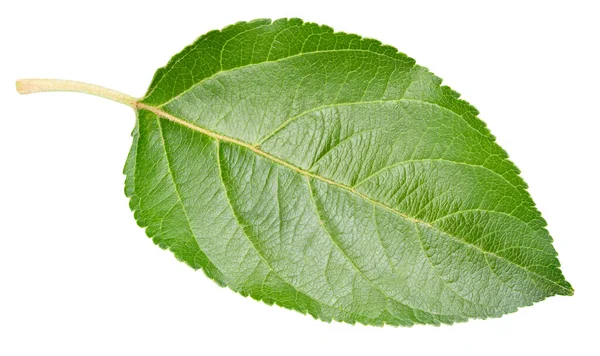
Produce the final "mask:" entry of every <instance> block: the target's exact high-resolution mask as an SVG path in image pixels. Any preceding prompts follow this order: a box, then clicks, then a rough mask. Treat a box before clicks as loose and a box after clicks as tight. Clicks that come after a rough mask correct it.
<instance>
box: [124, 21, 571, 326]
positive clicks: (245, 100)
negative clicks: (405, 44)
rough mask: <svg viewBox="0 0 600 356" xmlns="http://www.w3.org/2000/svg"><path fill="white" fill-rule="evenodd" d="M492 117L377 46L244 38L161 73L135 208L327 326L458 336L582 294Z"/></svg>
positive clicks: (194, 53) (283, 30)
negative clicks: (566, 273) (462, 328)
mask: <svg viewBox="0 0 600 356" xmlns="http://www.w3.org/2000/svg"><path fill="white" fill-rule="evenodd" d="M477 115H478V112H477V110H476V109H475V108H473V107H472V106H471V105H469V104H468V103H467V102H465V101H463V100H461V99H459V95H458V94H457V93H456V92H454V91H453V90H451V89H450V88H448V87H446V86H442V85H441V80H440V79H439V78H437V77H436V76H434V75H433V74H431V73H430V72H429V71H428V70H427V69H426V68H424V67H421V66H419V65H416V64H415V61H414V60H413V59H411V58H409V57H407V56H406V55H404V54H402V53H399V52H398V51H397V50H396V49H394V48H392V47H389V46H384V45H382V44H381V43H380V42H378V41H376V40H372V39H364V38H361V37H359V36H356V35H350V34H345V33H336V32H334V31H333V30H332V29H331V28H329V27H327V26H319V25H316V24H312V23H304V22H302V21H301V20H298V19H282V20H277V21H274V22H272V21H270V20H255V21H251V22H243V23H237V24H235V25H232V26H229V27H227V28H225V29H223V30H221V31H212V32H209V33H207V34H206V35H204V36H202V37H200V38H199V39H198V40H197V41H196V42H194V43H193V44H192V45H190V46H189V47H187V48H185V49H184V50H183V51H182V52H181V53H179V54H177V55H176V56H174V57H173V58H172V59H171V61H170V62H169V63H168V64H167V66H166V67H164V68H161V69H159V70H158V71H157V72H156V74H155V76H154V79H153V81H152V83H151V85H150V88H149V89H148V92H147V94H146V96H145V97H144V98H143V99H142V100H141V104H140V105H139V109H138V119H137V124H136V127H135V129H134V132H133V145H132V149H131V152H130V154H129V157H128V160H127V164H126V167H125V173H126V175H127V179H126V194H127V195H128V196H129V197H130V198H131V207H132V209H133V210H134V212H135V217H136V220H137V221H138V223H139V225H140V226H143V227H147V230H146V232H147V234H148V236H150V237H152V239H153V240H154V242H155V243H156V244H158V245H159V246H161V247H163V248H168V249H170V250H171V251H173V252H174V254H175V256H176V257H177V258H178V259H180V260H182V261H184V262H186V263H187V264H189V265H190V266H192V267H193V268H196V269H199V268H202V269H203V270H204V272H205V273H206V274H207V275H208V276H209V277H210V278H212V279H214V280H215V281H216V282H217V283H218V284H220V285H222V286H228V287H229V288H231V289H232V290H234V291H236V292H239V293H240V294H242V295H245V296H251V297H252V298H254V299H257V300H262V301H264V302H265V303H268V304H278V305H280V306H283V307H286V308H289V309H294V310H297V311H300V312H302V313H308V314H310V315H312V316H314V317H315V318H318V319H321V320H324V321H330V320H338V321H343V322H348V323H356V322H360V323H363V324H369V325H382V324H391V325H405V326H410V325H413V324H436V325H437V324H440V323H448V324H450V323H453V322H459V321H465V320H467V319H470V318H487V317H498V316H501V315H503V314H506V313H509V312H514V311H516V310H517V308H518V307H521V306H527V305H531V304H532V303H534V302H537V301H540V300H542V299H545V298H546V297H549V296H552V295H556V294H561V295H570V294H572V288H571V286H570V284H569V283H568V282H567V281H566V280H565V279H564V277H563V275H562V273H561V271H560V269H559V267H560V264H559V262H558V259H557V257H556V251H555V250H554V248H553V247H552V244H551V243H552V239H551V237H550V236H549V234H548V232H547V230H546V228H545V226H546V223H545V221H544V219H543V218H542V217H541V215H540V213H539V212H538V210H537V209H536V208H535V205H534V203H533V201H532V199H531V197H530V195H529V194H528V193H527V191H526V188H527V187H526V184H525V183H524V182H523V180H522V179H521V178H520V176H519V171H518V169H517V168H516V167H515V166H514V164H513V163H511V162H510V161H509V160H508V156H507V154H506V153H505V151H504V150H503V149H502V148H501V147H499V146H498V145H497V144H496V143H495V140H494V137H493V136H492V135H491V134H490V132H489V130H488V129H487V128H486V126H485V124H484V123H483V122H482V121H481V120H480V119H479V118H478V117H477Z"/></svg>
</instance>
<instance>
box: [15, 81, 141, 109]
mask: <svg viewBox="0 0 600 356" xmlns="http://www.w3.org/2000/svg"><path fill="white" fill-rule="evenodd" d="M47 91H67V92H69V91H71V92H78V93H85V94H90V95H95V96H99V97H101V98H105V99H109V100H113V101H116V102H118V103H121V104H125V105H127V106H131V107H132V108H134V109H135V107H136V104H137V99H136V98H134V97H132V96H129V95H127V94H123V93H121V92H118V91H116V90H112V89H107V88H104V87H101V86H99V85H94V84H88V83H83V82H76V81H72V80H61V79H20V80H17V92H18V93H19V94H31V93H41V92H47Z"/></svg>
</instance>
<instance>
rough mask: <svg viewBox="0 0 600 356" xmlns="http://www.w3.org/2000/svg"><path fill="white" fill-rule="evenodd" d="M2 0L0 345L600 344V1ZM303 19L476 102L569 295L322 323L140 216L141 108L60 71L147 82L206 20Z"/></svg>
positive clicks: (111, 348) (181, 350)
mask: <svg viewBox="0 0 600 356" xmlns="http://www.w3.org/2000/svg"><path fill="white" fill-rule="evenodd" d="M286 3H287V2H285V1H283V0H281V1H274V2H264V1H256V0H252V1H243V2H231V1H224V0H221V1H218V0H215V1H211V2H205V3H204V2H202V1H199V0H198V1H192V2H189V3H184V2H178V1H174V0H168V1H165V2H164V3H162V4H161V3H151V2H148V1H146V2H140V3H129V2H126V1H123V0H121V1H106V0H105V1H101V2H97V4H95V5H94V4H93V2H88V1H73V2H66V1H6V2H3V3H2V5H0V36H1V37H0V38H1V39H2V41H1V43H0V45H1V47H0V48H1V50H0V51H1V53H2V54H1V55H0V61H1V66H0V91H1V92H0V103H1V118H0V120H1V123H0V159H1V161H0V355H7V356H8V355H175V354H178V355H184V354H185V355H194V354H196V355H218V354H233V353H236V354H248V355H252V354H261V355H271V354H272V355H280V354H292V355H295V354H298V355H317V354H328V355H338V354H340V355H341V354H368V355H378V354H385V355H391V354H398V355H400V354H404V355H413V354H415V353H418V354H425V355H426V354H432V355H435V354H441V353H445V354H461V355H475V354H486V355H506V354H510V355H520V354H531V355H542V354H544V355H555V354H574V355H598V354H599V352H600V351H599V346H598V336H599V334H600V333H599V331H600V328H599V327H598V321H597V320H598V318H599V317H600V315H599V308H598V303H599V302H600V288H599V283H598V280H599V279H598V272H599V268H598V253H599V247H600V242H599V241H600V234H599V233H598V230H599V229H598V223H599V222H600V208H599V202H600V195H599V188H598V183H599V168H598V166H599V163H600V160H599V159H598V156H599V154H600V144H599V143H598V141H599V137H598V136H599V129H600V123H599V122H600V114H599V106H598V103H599V102H600V89H599V83H600V69H599V68H600V55H599V45H600V43H599V34H600V25H599V15H600V11H599V9H598V8H597V7H596V6H595V4H594V1H589V2H583V1H564V2H562V4H561V3H559V2H552V1H543V2H527V1H518V2H511V1H499V2H496V3H495V4H493V3H492V2H489V1H475V2H471V3H467V2H454V1H452V2H449V1H448V2H445V1H444V2H439V3H433V2H427V1H416V0H413V1H409V2H406V1H390V2H386V3H384V2H380V1H374V0H368V1H367V0H365V1H361V2H351V1H343V2H337V3H334V2H326V1H324V0H321V1H306V0H303V1H294V2H289V3H287V4H286ZM259 17H270V18H274V19H275V18H279V17H301V18H303V19H304V20H307V21H312V22H318V23H322V24H328V25H330V26H332V27H333V28H334V29H336V30H339V31H345V32H350V33H357V34H360V35H363V36H367V37H373V38H377V39H379V40H381V41H382V42H384V43H386V44H390V45H393V46H395V47H397V48H399V49H400V50H401V51H403V52H405V53H407V54H408V55H409V56H411V57H413V58H415V59H416V60H417V62H418V63H419V64H421V65H424V66H426V67H428V68H429V69H430V70H432V71H433V72H434V73H436V74H437V75H439V76H441V77H442V78H444V83H445V84H448V85H450V86H451V87H452V88H453V89H455V90H457V91H458V92H460V93H462V94H463V98H465V99H466V100H468V101H469V102H471V103H473V104H474V105H475V106H476V107H477V108H478V109H479V110H480V111H481V115H480V117H481V118H482V119H483V120H484V121H486V123H487V124H488V126H489V127H490V129H491V130H492V132H493V133H494V134H495V135H496V136H497V137H498V142H499V143H500V145H502V146H503V147H504V148H505V149H506V150H507V151H508V152H509V154H510V155H511V158H512V160H513V161H514V162H515V163H516V164H517V165H518V166H519V167H520V168H521V170H522V171H523V173H522V174H523V177H524V178H525V180H526V181H527V182H528V183H529V185H530V187H531V188H530V192H531V194H532V196H533V198H534V200H535V201H536V202H537V205H538V207H539V209H540V210H541V211H542V213H543V215H544V217H545V218H546V219H547V220H548V222H549V230H550V232H551V234H552V235H553V237H554V239H555V242H554V246H555V247H556V249H557V251H558V252H559V258H560V260H561V262H562V265H563V271H564V274H565V276H566V277H567V279H568V280H569V281H570V282H571V283H572V284H573V286H574V288H575V296H573V297H552V298H549V299H548V300H546V301H543V302H540V303H538V304H536V305H534V306H532V307H528V308H524V309H521V310H520V311H519V312H517V313H514V314H510V315H507V316H504V317H502V318H500V319H491V320H475V321H470V322H468V323H462V324H457V325H454V326H441V327H432V326H416V327H413V328H394V327H384V328H378V327H365V326H351V325H346V324H340V323H332V324H327V323H323V322H321V321H316V320H313V319H312V318H311V317H309V316H303V315H301V314H299V313H297V312H293V311H288V310H285V309H281V308H279V307H270V306H267V305H265V304H262V303H259V302H256V301H254V300H251V299H246V298H243V297H241V296H239V295H237V294H235V293H233V292H231V291H230V290H228V289H223V288H220V287H218V286H217V285H216V284H215V283H213V282H212V281H210V280H209V279H208V278H206V277H205V276H204V274H203V273H202V272H194V271H192V270H191V269H190V268H189V267H187V266H186V265H184V264H182V263H180V262H178V261H177V260H175V258H173V256H172V255H171V253H169V252H166V251H163V250H161V249H159V248H158V247H156V246H154V245H153V243H152V242H151V241H150V240H149V239H148V238H146V237H145V234H144V232H143V231H142V230H141V229H140V228H138V227H137V226H136V224H135V222H134V219H133V217H132V214H131V212H130V211H129V208H128V201H127V199H126V198H125V196H124V194H123V182H124V176H123V175H122V173H121V171H122V167H123V163H124V161H125V157H126V155H127V152H128V149H129V145H130V143H131V139H130V136H129V134H130V131H131V129H132V127H133V124H134V115H133V111H132V110H131V109H130V108H128V107H125V106H123V105H120V104H117V103H113V102H109V101H106V100H103V99H100V98H95V97H89V96H85V95H81V94H69V93H50V94H36V95H31V96H19V95H18V94H16V92H15V90H14V80H15V79H17V78H24V77H34V78H35V77H50V78H52V77H54V78H61V79H73V80H81V81H87V82H91V83H95V84H100V85H103V86H106V87H109V88H114V89H117V90H120V91H123V92H125V93H128V94H130V95H133V96H142V95H143V94H144V92H145V89H146V87H147V85H148V84H149V83H150V80H151V78H152V75H153V73H154V71H155V70H156V69H157V68H158V67H160V66H163V65H164V64H165V63H166V62H167V61H168V59H169V58H170V57H171V56H172V55H173V54H175V53H176V52H178V51H180V50H181V49H182V48H183V47H184V46H186V45H188V44H189V43H191V42H192V41H193V40H194V39H195V38H196V37H197V36H199V35H201V34H203V33H205V32H207V31H209V30H212V29H218V28H222V27H224V26H226V25H228V24H231V23H234V22H237V21H241V20H251V19H254V18H259Z"/></svg>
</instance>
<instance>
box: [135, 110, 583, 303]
mask: <svg viewBox="0 0 600 356" xmlns="http://www.w3.org/2000/svg"><path fill="white" fill-rule="evenodd" d="M134 108H135V109H138V110H139V109H141V110H147V111H150V112H152V113H154V114H155V115H158V116H160V117H163V118H165V119H167V120H169V121H172V122H174V123H176V124H179V125H181V126H184V127H187V128H189V129H191V130H194V131H197V132H200V133H202V134H204V135H206V136H209V137H212V138H214V139H216V140H219V141H223V142H228V143H232V144H235V145H238V146H240V147H244V148H246V149H248V150H250V151H252V152H254V153H256V154H257V155H259V156H262V157H265V158H267V159H269V160H271V161H273V162H275V163H277V164H280V165H282V166H284V167H286V168H289V169H291V170H293V171H295V172H297V173H299V174H302V175H304V176H306V177H311V178H314V179H317V180H320V181H322V182H325V183H327V184H331V185H333V186H336V187H338V188H340V189H342V190H345V191H348V192H350V193H352V194H354V195H356V196H358V197H360V198H362V199H364V200H366V201H368V202H369V203H371V204H373V205H376V206H379V207H381V208H382V209H384V210H386V211H389V212H391V213H393V214H396V215H398V216H401V217H402V218H404V219H406V220H409V221H412V222H413V223H416V224H421V225H425V226H427V227H428V228H430V229H432V230H435V231H438V232H439V233H441V234H443V235H445V236H448V237H449V238H451V239H453V240H455V241H456V242H458V243H460V244H463V245H465V246H469V247H470V248H473V249H475V250H477V251H479V252H480V253H482V254H488V255H491V256H494V257H495V258H498V259H500V260H503V261H505V262H507V263H509V264H511V265H514V266H517V267H518V268H520V269H522V270H524V271H525V272H528V273H531V274H533V275H535V276H537V277H539V278H541V279H543V280H545V281H547V282H549V283H551V284H553V285H555V286H557V287H559V288H561V289H562V290H565V291H566V292H567V293H568V294H572V290H570V289H568V288H566V287H564V286H562V285H560V284H558V283H556V282H555V281H553V280H551V279H549V278H548V277H546V276H543V275H541V274H539V273H537V272H535V271H532V270H530V269H528V268H526V267H524V266H522V265H519V264H517V263H514V262H512V261H510V260H508V259H507V258H505V257H502V256H499V255H497V254H495V253H493V252H491V251H486V250H483V249H482V248H480V247H479V246H476V245H473V244H470V243H468V242H466V241H464V240H461V239H460V238H458V237H456V236H453V235H451V234H449V233H448V232H446V231H444V230H441V229H439V228H438V227H436V226H434V225H432V224H431V223H429V222H426V221H423V220H419V219H417V218H414V217H412V216H409V215H406V214H405V213H402V212H400V211H398V210H395V209H393V208H392V207H390V206H388V205H386V204H383V203H381V202H378V201H376V200H373V199H372V198H370V197H369V196H367V195H365V194H363V193H361V192H359V191H357V190H356V189H354V188H352V187H350V186H347V185H344V184H341V183H338V182H335V181H333V180H331V179H328V178H325V177H322V176H320V175H317V174H314V173H312V172H309V171H306V170H304V169H302V168H300V167H296V166H294V165H293V164H291V163H288V162H286V161H284V160H282V159H280V158H277V157H275V156H273V155H271V154H269V153H267V152H265V151H263V150H261V149H260V148H257V147H256V146H253V145H251V144H249V143H247V142H244V141H241V140H238V139H235V138H232V137H229V136H225V135H222V134H219V133H216V132H213V131H211V130H208V129H206V128H203V127H200V126H197V125H195V124H192V123H190V122H188V121H185V120H183V119H181V118H178V117H176V116H174V115H172V114H169V113H167V112H165V111H163V110H161V109H159V108H157V107H155V106H152V105H148V104H144V103H140V102H137V103H136V104H135V106H134Z"/></svg>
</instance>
